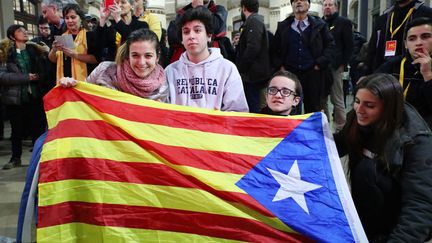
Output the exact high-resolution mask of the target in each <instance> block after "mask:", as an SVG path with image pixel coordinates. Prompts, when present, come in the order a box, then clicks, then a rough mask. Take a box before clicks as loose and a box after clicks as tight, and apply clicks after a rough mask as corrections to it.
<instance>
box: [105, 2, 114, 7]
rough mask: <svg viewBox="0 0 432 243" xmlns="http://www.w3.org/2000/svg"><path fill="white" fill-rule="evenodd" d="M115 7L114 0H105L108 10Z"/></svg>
mask: <svg viewBox="0 0 432 243" xmlns="http://www.w3.org/2000/svg"><path fill="white" fill-rule="evenodd" d="M111 5H114V0H105V8H106V9H108V8H109V6H111Z"/></svg>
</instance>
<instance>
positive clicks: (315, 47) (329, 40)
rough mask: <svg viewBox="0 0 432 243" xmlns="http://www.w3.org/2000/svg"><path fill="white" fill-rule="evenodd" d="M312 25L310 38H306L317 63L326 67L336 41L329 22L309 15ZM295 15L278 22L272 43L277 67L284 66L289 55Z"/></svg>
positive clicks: (332, 54) (271, 49)
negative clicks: (289, 39) (330, 30)
mask: <svg viewBox="0 0 432 243" xmlns="http://www.w3.org/2000/svg"><path fill="white" fill-rule="evenodd" d="M308 20H309V23H310V27H311V28H312V33H311V37H310V39H309V40H304V41H305V42H306V44H307V46H308V47H309V50H310V52H311V54H312V56H313V57H314V58H315V63H316V64H317V65H318V66H319V67H320V69H326V68H327V67H328V65H329V64H330V62H331V61H332V58H333V56H334V52H335V48H336V45H335V42H334V39H333V36H332V35H331V34H330V32H329V29H328V27H327V24H326V23H325V22H324V21H323V20H322V19H320V18H318V17H314V16H311V15H308ZM293 21H294V16H290V17H288V18H286V19H285V20H284V21H282V22H279V23H278V27H277V29H276V33H275V36H274V38H273V42H272V45H271V46H270V54H271V57H270V58H271V62H272V65H273V67H274V68H275V69H277V70H278V69H280V67H282V66H284V59H285V57H286V56H287V55H288V53H287V52H288V47H287V46H288V44H289V43H288V35H289V33H290V31H289V30H290V29H291V24H292V22H293Z"/></svg>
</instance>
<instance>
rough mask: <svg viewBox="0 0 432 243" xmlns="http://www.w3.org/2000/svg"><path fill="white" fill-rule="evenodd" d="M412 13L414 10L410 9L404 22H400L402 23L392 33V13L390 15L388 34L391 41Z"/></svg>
mask: <svg viewBox="0 0 432 243" xmlns="http://www.w3.org/2000/svg"><path fill="white" fill-rule="evenodd" d="M413 12H414V8H411V9H410V10H409V11H408V13H407V15H406V16H405V18H404V20H403V21H402V23H401V24H400V25H399V26H398V27H397V28H396V29H395V30H394V31H393V17H394V12H392V15H391V19H390V34H391V38H392V39H393V37H394V35H396V33H397V32H398V31H399V29H400V28H401V27H402V25H403V24H404V23H405V21H407V19H408V18H409V16H411V14H412V13H413Z"/></svg>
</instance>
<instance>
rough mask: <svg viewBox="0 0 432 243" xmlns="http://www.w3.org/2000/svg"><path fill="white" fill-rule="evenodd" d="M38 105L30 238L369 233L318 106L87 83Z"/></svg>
mask: <svg viewBox="0 0 432 243" xmlns="http://www.w3.org/2000/svg"><path fill="white" fill-rule="evenodd" d="M45 110H46V114H47V119H48V123H49V131H48V134H47V136H46V139H45V143H44V145H43V149H42V152H41V158H40V177H39V201H38V224H37V242H42V243H43V242H309V241H316V240H317V241H329V242H342V241H343V242H350V241H351V242H354V241H365V240H366V238H365V236H364V233H363V231H362V228H361V224H360V222H359V220H358V217H357V214H356V212H355V209H354V206H353V203H352V201H351V198H350V194H349V190H348V186H347V184H346V181H345V179H344V175H343V171H342V168H341V165H340V161H339V159H338V157H337V152H336V149H335V147H334V143H332V141H331V134H330V133H329V131H328V126H326V123H325V118H323V117H322V115H321V113H315V114H309V115H305V116H299V117H292V118H286V117H273V116H266V115H258V114H247V113H231V112H220V111H211V110H204V109H197V108H191V107H181V106H176V105H171V104H164V103H160V102H156V101H151V100H144V99H141V98H138V97H135V96H132V95H129V94H125V93H122V92H118V91H114V90H110V89H106V88H103V87H99V86H95V85H92V84H87V83H79V84H78V85H77V86H76V87H75V88H69V89H64V88H61V87H57V88H55V89H53V90H52V91H51V92H50V93H49V94H48V95H47V96H46V97H45ZM323 124H324V125H323Z"/></svg>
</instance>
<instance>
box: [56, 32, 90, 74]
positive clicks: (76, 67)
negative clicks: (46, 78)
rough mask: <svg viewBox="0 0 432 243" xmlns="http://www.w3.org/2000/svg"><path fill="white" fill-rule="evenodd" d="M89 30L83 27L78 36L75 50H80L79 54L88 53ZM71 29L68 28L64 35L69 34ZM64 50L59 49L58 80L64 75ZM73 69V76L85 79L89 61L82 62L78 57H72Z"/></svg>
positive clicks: (75, 41)
mask: <svg viewBox="0 0 432 243" xmlns="http://www.w3.org/2000/svg"><path fill="white" fill-rule="evenodd" d="M86 33H87V30H86V29H84V28H82V29H81V30H80V31H79V33H78V35H77V36H76V38H75V40H74V43H75V50H76V52H78V54H87V34H86ZM68 34H69V30H67V31H66V32H65V33H63V35H68ZM63 65H64V63H63V52H62V51H57V82H58V81H59V80H60V79H61V78H63V77H64V73H63ZM71 65H72V68H71V71H72V78H74V79H75V80H79V81H84V80H85V79H86V78H87V63H85V62H81V61H79V60H78V59H75V58H72V59H71Z"/></svg>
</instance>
